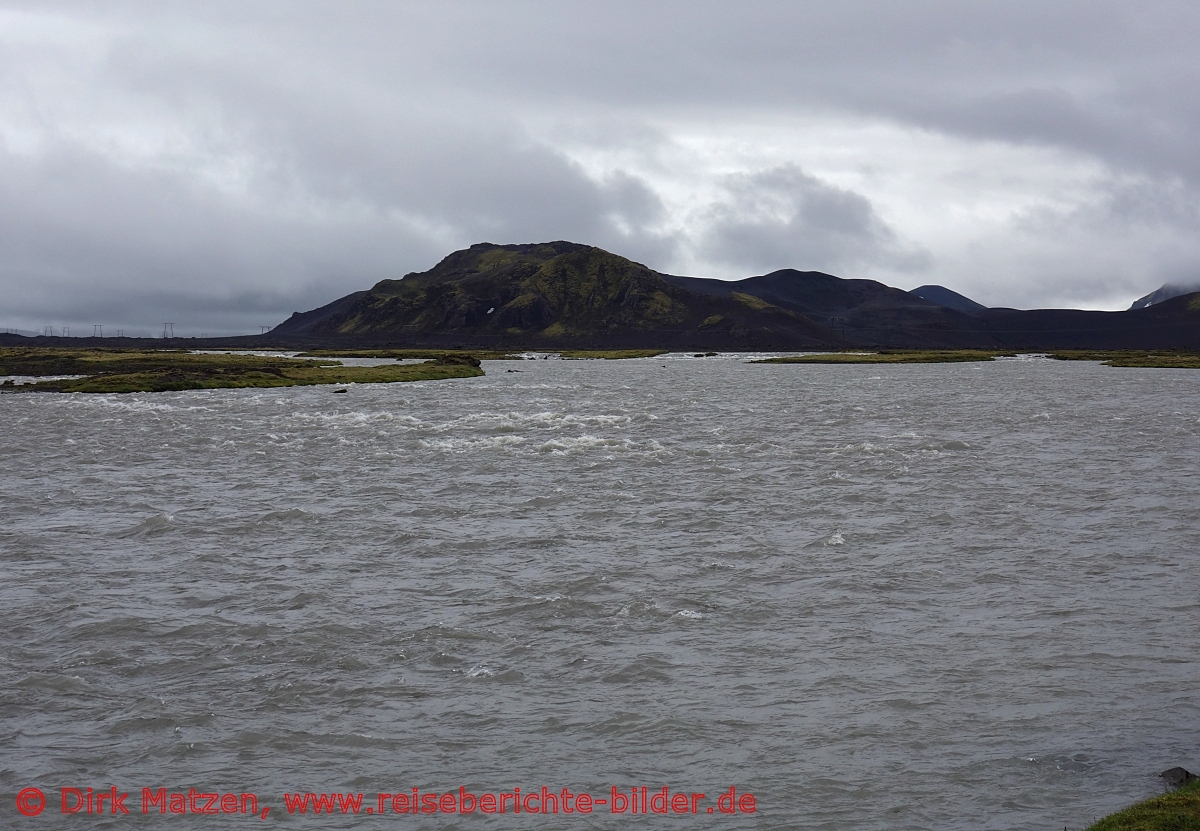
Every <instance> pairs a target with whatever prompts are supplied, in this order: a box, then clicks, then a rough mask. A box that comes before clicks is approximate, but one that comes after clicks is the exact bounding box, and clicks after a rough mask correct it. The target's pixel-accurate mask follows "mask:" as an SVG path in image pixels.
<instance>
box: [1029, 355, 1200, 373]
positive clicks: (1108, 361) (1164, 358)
mask: <svg viewBox="0 0 1200 831" xmlns="http://www.w3.org/2000/svg"><path fill="white" fill-rule="evenodd" d="M1048 357H1050V358H1053V359H1054V360H1056V361H1101V362H1103V364H1104V365H1105V366H1141V367H1159V368H1162V369H1200V355H1197V354H1196V353H1194V352H1193V353H1189V352H1143V351H1140V350H1119V351H1115V350H1109V351H1097V350H1071V351H1063V352H1051V353H1050V354H1049V355H1048Z"/></svg>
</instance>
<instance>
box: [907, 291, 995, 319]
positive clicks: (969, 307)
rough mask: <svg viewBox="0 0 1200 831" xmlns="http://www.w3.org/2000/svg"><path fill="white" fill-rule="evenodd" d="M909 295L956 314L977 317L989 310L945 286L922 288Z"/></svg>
mask: <svg viewBox="0 0 1200 831" xmlns="http://www.w3.org/2000/svg"><path fill="white" fill-rule="evenodd" d="M909 294H914V295H916V296H917V297H920V298H921V299H922V300H928V301H929V302H930V303H936V304H938V305H939V306H945V307H946V308H947V309H954V310H955V311H956V312H962V313H963V314H966V315H977V314H979V313H980V312H986V311H987V309H988V307H987V306H985V305H983V304H982V303H976V302H975V301H974V300H972V299H971V298H969V297H964V296H963V295H961V294H959V293H958V292H956V291H951V290H950V289H948V288H946V287H945V286H920V287H919V288H915V289H913V290H912V291H910V292H909Z"/></svg>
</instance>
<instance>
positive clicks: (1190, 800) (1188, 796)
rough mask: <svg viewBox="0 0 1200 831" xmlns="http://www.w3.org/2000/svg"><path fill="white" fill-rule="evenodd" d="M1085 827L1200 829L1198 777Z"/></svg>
mask: <svg viewBox="0 0 1200 831" xmlns="http://www.w3.org/2000/svg"><path fill="white" fill-rule="evenodd" d="M1087 831H1200V780H1196V781H1193V782H1191V783H1190V784H1187V785H1184V786H1183V787H1182V788H1180V789H1179V790H1177V791H1172V792H1171V793H1167V794H1163V795H1162V796H1156V797H1154V798H1153V799H1147V800H1146V801H1145V802H1139V803H1138V804H1136V805H1132V806H1130V807H1129V808H1126V809H1125V810H1124V811H1118V812H1117V813H1115V814H1111V815H1110V816H1107V817H1105V818H1104V819H1102V820H1100V821H1099V822H1097V823H1095V824H1094V825H1090V826H1088V829H1087Z"/></svg>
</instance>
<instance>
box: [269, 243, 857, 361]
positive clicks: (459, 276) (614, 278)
mask: <svg viewBox="0 0 1200 831" xmlns="http://www.w3.org/2000/svg"><path fill="white" fill-rule="evenodd" d="M834 279H836V278H834ZM272 335H274V336H275V337H285V338H286V337H297V336H300V337H306V338H310V339H319V340H354V341H364V342H365V341H371V342H388V343H394V344H420V345H435V344H436V345H446V346H452V345H464V346H488V347H496V348H509V347H540V348H569V347H576V348H631V347H640V346H654V347H670V348H679V349H704V348H708V349H792V348H816V349H821V348H830V347H833V346H835V345H837V343H838V342H839V339H838V336H837V335H835V334H834V332H833V331H832V330H831V329H830V328H829V327H828V326H827V325H824V324H822V323H818V322H816V321H814V320H812V319H810V318H808V317H807V316H805V315H803V314H799V313H797V312H795V311H793V310H790V309H786V308H782V307H779V306H776V305H774V304H772V303H770V302H769V301H764V300H763V299H761V298H759V297H755V296H752V295H748V294H741V293H737V292H733V293H729V294H723V295H718V294H703V293H699V292H692V291H688V290H686V289H684V288H681V287H679V286H678V285H676V284H674V283H673V282H671V281H670V280H669V279H668V278H667V277H665V276H664V275H662V274H659V273H657V272H655V271H652V270H651V269H649V268H647V267H646V266H644V265H641V264H640V263H635V262H633V261H631V260H627V259H625V258H624V257H619V256H617V255H615V254H611V253H609V252H607V251H603V250H601V249H599V248H594V247H592V246H588V245H580V244H577V243H572V242H563V241H558V242H550V243H543V244H533V245H493V244H491V243H480V244H478V245H473V246H471V247H470V248H468V249H465V250H462V251H456V252H454V253H453V254H451V255H450V256H448V257H446V258H445V259H444V260H442V261H441V262H440V263H438V264H437V265H436V266H434V267H433V268H432V269H430V270H429V271H426V272H422V273H414V274H408V275H406V276H405V277H404V278H403V279H401V280H382V281H380V282H379V283H377V284H376V285H375V286H373V287H372V288H371V289H370V290H368V291H365V292H356V293H355V294H351V295H348V296H346V297H343V298H341V299H340V300H336V301H334V302H333V303H330V304H329V305H327V306H323V307H321V308H319V309H315V310H313V311H311V312H305V313H303V314H300V313H297V314H295V315H293V316H292V317H291V318H290V319H289V320H287V321H285V322H284V323H282V324H280V325H279V326H276V327H275V329H274V330H273V332H272Z"/></svg>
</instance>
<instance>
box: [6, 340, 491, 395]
mask: <svg viewBox="0 0 1200 831" xmlns="http://www.w3.org/2000/svg"><path fill="white" fill-rule="evenodd" d="M0 375H24V376H34V377H39V376H47V375H75V376H83V377H76V378H55V379H48V380H45V381H40V382H37V383H31V384H14V383H13V382H12V380H11V379H10V380H9V381H6V382H4V384H3V385H0V391H4V392H97V393H114V392H167V391H172V390H197V389H223V388H240V387H292V386H307V385H311V384H383V383H397V382H403V381H439V380H443V379H447V378H471V377H475V376H479V375H483V370H482V369H480V368H479V360H478V359H477V358H474V357H473V356H470V355H452V356H442V357H439V358H437V359H436V360H432V361H426V362H425V363H422V364H404V365H400V364H385V365H383V366H372V367H347V366H342V365H341V363H340V362H339V361H334V360H328V359H325V360H296V359H294V358H280V357H272V356H266V355H225V354H193V353H190V352H179V351H168V350H164V351H161V352H160V351H142V350H138V351H135V350H128V351H120V350H101V349H94V350H93V349H88V350H83V349H80V350H67V349H64V350H52V349H37V350H28V349H26V350H22V349H5V350H0Z"/></svg>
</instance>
